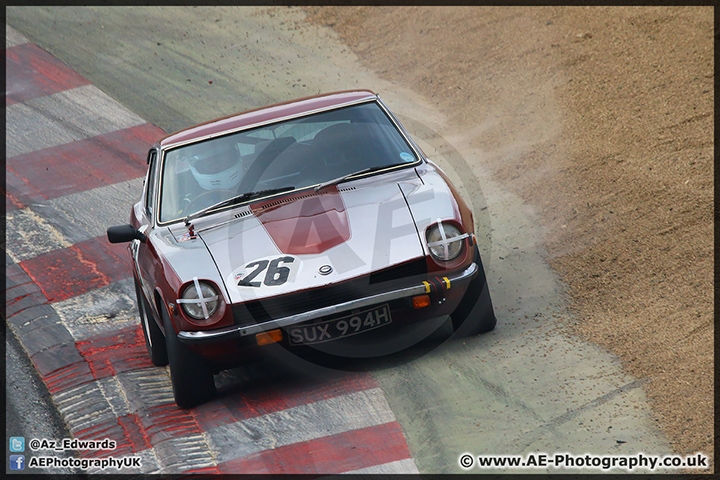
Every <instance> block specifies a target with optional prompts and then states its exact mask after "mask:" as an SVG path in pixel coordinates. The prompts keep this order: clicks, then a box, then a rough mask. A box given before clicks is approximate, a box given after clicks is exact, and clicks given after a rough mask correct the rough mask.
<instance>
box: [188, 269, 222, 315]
mask: <svg viewBox="0 0 720 480" xmlns="http://www.w3.org/2000/svg"><path fill="white" fill-rule="evenodd" d="M193 280H194V282H193V283H191V284H190V285H188V286H187V288H185V291H184V292H183V294H182V298H181V299H178V303H179V304H180V305H181V306H182V309H183V311H184V312H185V313H186V314H187V315H188V316H190V317H191V318H194V319H197V320H201V319H208V318H210V316H211V315H212V314H213V313H215V311H216V310H217V308H218V303H219V298H220V297H219V296H218V293H217V291H215V289H214V288H213V287H212V286H211V285H210V284H208V283H205V282H199V281H198V279H197V277H196V278H194V279H193Z"/></svg>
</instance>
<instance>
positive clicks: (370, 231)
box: [176, 169, 425, 303]
mask: <svg viewBox="0 0 720 480" xmlns="http://www.w3.org/2000/svg"><path fill="white" fill-rule="evenodd" d="M421 185H422V183H421V182H420V180H419V178H418V177H417V175H416V174H415V171H414V170H413V169H406V170H401V171H398V172H394V173H391V174H385V175H383V176H381V177H368V178H365V179H362V180H357V181H354V182H349V183H345V184H343V185H342V186H341V187H340V188H338V187H328V188H326V189H323V190H321V191H320V192H318V193H315V192H313V191H310V192H305V193H302V194H296V195H291V196H284V197H280V198H279V199H278V198H275V199H272V200H270V201H265V202H258V203H255V204H252V205H250V206H247V207H243V208H240V209H235V210H232V215H231V218H230V220H229V221H224V222H221V223H219V224H217V225H215V226H209V227H203V226H202V225H197V227H196V228H197V235H198V237H199V238H200V239H201V240H202V241H203V242H204V244H205V245H206V247H207V249H208V251H209V253H210V255H211V256H212V258H213V261H214V262H215V265H216V266H217V269H218V271H219V273H220V276H221V277H222V279H223V281H224V283H225V287H226V291H227V294H228V296H229V299H230V301H231V302H232V303H240V302H245V301H248V300H254V299H260V298H267V297H272V296H276V295H282V294H286V293H290V292H295V291H298V290H304V289H310V288H317V287H322V286H325V285H328V284H331V283H336V282H341V281H344V280H349V279H352V278H356V277H359V276H362V275H367V274H369V273H371V272H373V271H377V270H380V269H383V268H387V267H389V266H392V265H397V264H399V263H403V262H406V261H409V260H413V259H417V258H421V257H422V256H424V255H425V253H424V247H423V245H422V243H421V242H420V239H419V235H418V230H417V228H416V225H415V223H414V221H413V215H412V214H411V211H410V209H409V207H408V202H407V200H406V196H405V195H404V194H403V192H404V191H405V192H409V191H412V190H413V189H416V188H420V187H421ZM215 222H217V219H216V220H215ZM183 228H184V227H181V228H180V229H179V230H182V229H183ZM185 232H187V229H185ZM178 233H180V234H182V232H179V231H178ZM178 233H176V236H177V235H178Z"/></svg>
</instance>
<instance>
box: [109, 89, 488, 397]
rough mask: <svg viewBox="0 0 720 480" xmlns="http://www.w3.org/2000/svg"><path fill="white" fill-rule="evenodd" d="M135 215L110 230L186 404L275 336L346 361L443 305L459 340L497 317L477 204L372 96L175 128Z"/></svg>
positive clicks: (152, 164)
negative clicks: (124, 251)
mask: <svg viewBox="0 0 720 480" xmlns="http://www.w3.org/2000/svg"><path fill="white" fill-rule="evenodd" d="M130 222H131V223H130V224H129V225H122V226H116V227H110V228H108V232H107V234H108V240H109V241H110V242H113V243H119V242H130V245H129V248H128V249H129V251H130V255H131V256H132V264H133V267H134V268H133V274H134V279H135V286H136V293H137V300H138V309H139V312H140V320H141V323H142V326H143V330H144V333H145V340H146V343H147V348H148V352H149V354H150V357H151V360H152V362H153V363H154V364H155V365H159V366H160V365H167V364H168V363H169V364H170V374H171V375H170V376H171V379H172V384H173V392H174V395H175V400H176V402H177V404H178V405H179V406H181V407H192V406H194V405H197V404H198V403H201V402H203V401H205V400H207V399H209V398H211V397H212V396H213V395H214V394H215V392H216V391H215V384H214V379H213V374H214V373H216V372H218V371H220V370H222V369H224V368H228V367H229V366H233V365H237V364H238V362H241V361H242V359H243V358H245V356H246V355H248V354H257V353H258V352H259V353H262V350H263V348H268V347H264V346H266V345H270V344H272V345H275V347H274V348H277V346H278V345H279V346H281V347H282V348H284V349H287V350H290V351H293V350H294V349H298V350H299V349H308V348H311V349H318V350H323V349H324V351H326V352H330V353H332V354H337V355H342V354H343V352H344V351H347V350H345V349H347V348H352V347H347V345H357V344H358V342H360V343H361V344H362V343H363V342H365V343H364V345H365V347H367V345H373V342H376V341H377V340H378V339H382V340H384V341H385V343H387V342H388V339H389V340H390V341H391V342H392V339H393V335H396V332H397V331H398V329H402V328H410V327H413V326H416V325H419V324H421V323H422V322H424V321H427V320H429V319H438V318H440V317H446V316H448V315H449V316H450V317H451V319H452V325H453V328H454V329H455V330H456V331H457V330H459V331H460V332H459V334H461V335H463V334H467V335H471V334H478V333H482V332H487V331H489V330H492V329H493V328H494V327H495V323H496V320H495V315H494V312H493V306H492V302H491V300H490V294H489V292H488V287H487V283H486V281H485V273H484V269H483V265H482V262H481V259H480V255H479V253H478V248H477V245H476V238H475V234H474V226H473V216H472V212H471V211H470V210H469V209H468V207H467V206H466V204H465V202H464V201H463V200H462V198H460V196H459V195H458V194H457V192H456V191H455V189H454V187H453V186H452V185H451V183H450V182H449V180H448V179H447V177H446V176H445V175H444V174H443V172H442V171H441V170H440V169H439V168H438V167H437V166H436V165H434V164H433V163H431V162H430V161H429V160H428V159H427V158H426V157H425V155H424V154H423V152H422V150H421V149H420V148H419V147H418V146H417V144H416V143H415V142H414V141H413V140H412V138H410V135H409V134H408V133H407V131H406V130H405V129H404V128H403V127H402V126H401V125H400V123H399V122H398V120H397V119H396V118H395V117H394V116H393V115H392V113H391V112H390V111H389V110H388V108H387V107H386V106H385V104H384V103H383V102H382V101H381V100H380V98H379V97H378V96H377V95H376V94H374V93H373V92H370V91H364V90H362V91H347V92H339V93H332V94H327V95H321V96H316V97H311V98H305V99H301V100H296V101H292V102H288V103H283V104H278V105H273V106H270V107H266V108H261V109H257V110H252V111H249V112H245V113H242V114H239V115H235V116H230V117H226V118H221V119H218V120H215V121H211V122H208V123H204V124H202V125H198V126H195V127H192V128H188V129H186V130H182V131H180V132H178V133H175V134H172V135H169V136H167V137H165V138H164V139H162V140H160V141H159V142H158V143H157V144H155V145H154V146H153V147H152V149H151V150H150V153H149V155H148V173H147V177H146V180H145V184H144V190H143V192H142V197H141V198H140V201H139V202H138V203H136V204H135V205H134V206H133V207H132V211H131V216H130ZM365 347H364V348H365ZM366 351H367V350H366ZM369 351H370V352H371V353H372V349H370V350H369Z"/></svg>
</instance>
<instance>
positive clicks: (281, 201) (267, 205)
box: [258, 191, 328, 210]
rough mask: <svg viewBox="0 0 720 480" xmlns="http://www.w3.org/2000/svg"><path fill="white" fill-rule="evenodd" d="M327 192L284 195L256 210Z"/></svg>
mask: <svg viewBox="0 0 720 480" xmlns="http://www.w3.org/2000/svg"><path fill="white" fill-rule="evenodd" d="M327 193H328V192H326V191H325V192H313V193H306V194H305V195H300V196H297V197H285V198H281V199H279V200H275V201H274V202H270V203H266V204H265V205H263V206H262V207H260V208H259V209H258V210H267V209H269V208H274V207H278V206H280V205H283V204H285V203H290V202H294V201H296V200H302V199H305V198H310V197H318V196H320V195H325V194H327Z"/></svg>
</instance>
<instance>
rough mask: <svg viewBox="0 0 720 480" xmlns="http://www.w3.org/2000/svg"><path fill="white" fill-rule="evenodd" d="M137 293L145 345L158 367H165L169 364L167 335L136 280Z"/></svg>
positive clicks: (152, 360)
mask: <svg viewBox="0 0 720 480" xmlns="http://www.w3.org/2000/svg"><path fill="white" fill-rule="evenodd" d="M135 295H136V296H137V307H138V313H139V314H140V325H141V326H142V329H143V335H144V336H145V346H146V347H147V351H148V355H149V356H150V361H151V362H152V364H153V365H155V366H157V367H164V366H165V365H167V364H168V354H167V346H166V345H165V336H164V335H163V333H162V330H160V327H159V326H158V324H157V323H156V322H155V318H153V314H152V310H150V304H148V301H147V300H146V299H145V295H144V294H143V292H142V289H141V288H140V285H139V284H138V283H137V280H136V281H135Z"/></svg>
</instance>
